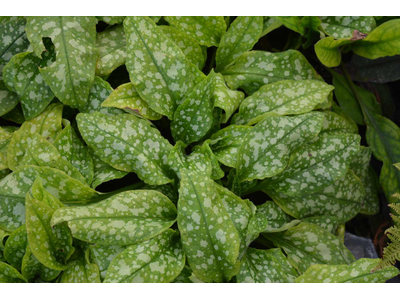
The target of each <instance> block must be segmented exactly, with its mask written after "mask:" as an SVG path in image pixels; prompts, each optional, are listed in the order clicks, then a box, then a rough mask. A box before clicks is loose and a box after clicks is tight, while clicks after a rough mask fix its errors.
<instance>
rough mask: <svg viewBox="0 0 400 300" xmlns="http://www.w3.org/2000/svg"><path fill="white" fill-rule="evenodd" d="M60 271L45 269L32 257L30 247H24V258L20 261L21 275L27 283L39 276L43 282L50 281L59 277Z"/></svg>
mask: <svg viewBox="0 0 400 300" xmlns="http://www.w3.org/2000/svg"><path fill="white" fill-rule="evenodd" d="M60 273H61V271H60V270H54V269H51V268H48V267H46V266H45V265H43V264H42V263H40V261H38V260H37V258H36V257H35V256H34V255H33V253H32V251H31V248H30V246H29V245H28V246H27V247H26V252H25V255H24V258H23V259H22V267H21V274H22V276H24V277H25V278H26V279H27V280H28V281H29V280H32V279H34V278H35V277H36V276H40V278H41V279H43V280H45V281H52V280H54V279H56V278H57V277H58V275H60Z"/></svg>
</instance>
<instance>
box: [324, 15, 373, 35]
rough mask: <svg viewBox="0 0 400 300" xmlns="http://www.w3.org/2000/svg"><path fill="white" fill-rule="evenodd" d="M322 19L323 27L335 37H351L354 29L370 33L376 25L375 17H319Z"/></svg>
mask: <svg viewBox="0 0 400 300" xmlns="http://www.w3.org/2000/svg"><path fill="white" fill-rule="evenodd" d="M319 18H320V19H321V21H322V23H321V27H322V28H323V29H324V31H325V32H326V33H327V34H328V35H330V36H333V37H334V38H335V39H342V38H351V37H353V31H354V30H357V31H360V32H362V33H369V32H371V31H372V30H373V29H374V28H375V27H376V22H375V19H374V17H370V16H369V17H358V16H357V17H355V16H346V17H333V16H330V17H319Z"/></svg>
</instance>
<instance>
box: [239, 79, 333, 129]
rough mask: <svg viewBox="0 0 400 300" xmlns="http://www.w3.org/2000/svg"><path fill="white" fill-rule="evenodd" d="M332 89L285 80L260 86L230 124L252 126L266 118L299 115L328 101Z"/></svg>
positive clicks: (303, 81)
mask: <svg viewBox="0 0 400 300" xmlns="http://www.w3.org/2000/svg"><path fill="white" fill-rule="evenodd" d="M333 89H334V87H333V86H331V85H328V84H326V83H325V82H322V81H317V80H298V81H295V80H285V81H278V82H274V83H271V84H266V85H264V86H262V87H261V88H260V89H259V90H258V91H257V92H255V93H254V94H252V95H251V96H250V97H247V98H246V99H245V100H244V101H243V102H242V103H241V104H240V107H239V113H237V114H235V116H234V117H233V119H232V123H234V124H237V125H253V124H256V123H258V122H259V121H261V120H262V119H264V118H265V117H267V116H274V115H277V116H285V115H300V114H303V113H307V112H310V111H311V110H313V109H315V107H316V106H317V105H318V104H321V103H324V102H326V101H327V99H328V95H329V93H330V92H331V91H332V90H333Z"/></svg>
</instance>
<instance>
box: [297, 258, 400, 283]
mask: <svg viewBox="0 0 400 300" xmlns="http://www.w3.org/2000/svg"><path fill="white" fill-rule="evenodd" d="M378 263H379V259H372V258H360V259H359V260H357V261H356V262H354V263H352V264H351V265H335V266H329V265H319V264H317V265H313V266H310V267H309V268H308V269H307V271H306V272H305V273H304V274H303V275H301V276H300V277H298V278H296V282H302V283H304V282H313V283H318V282H324V283H328V282H329V283H339V282H340V283H343V282H347V283H350V282H351V283H384V282H386V280H389V279H391V278H393V277H395V276H397V275H398V274H399V270H398V269H397V268H396V267H393V266H390V267H386V268H383V269H380V270H378V271H374V267H375V266H376V265H377V264H378Z"/></svg>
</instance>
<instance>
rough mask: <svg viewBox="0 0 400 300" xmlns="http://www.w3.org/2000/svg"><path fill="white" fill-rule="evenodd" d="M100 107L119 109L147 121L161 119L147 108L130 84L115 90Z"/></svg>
mask: <svg viewBox="0 0 400 300" xmlns="http://www.w3.org/2000/svg"><path fill="white" fill-rule="evenodd" d="M101 106H103V107H116V108H120V109H123V110H125V111H127V112H129V113H132V114H134V115H137V116H140V117H144V118H146V119H149V120H159V119H161V117H162V115H160V114H159V113H156V112H155V111H154V110H152V109H151V108H150V107H149V105H148V104H147V102H146V101H144V100H143V99H142V98H141V97H140V96H139V93H138V92H137V91H136V89H135V87H134V86H133V84H132V83H130V82H129V83H125V84H122V85H120V86H119V87H118V88H116V89H115V90H114V91H113V92H112V93H111V95H110V96H109V97H108V98H107V99H106V100H105V101H104V102H103V103H102V104H101Z"/></svg>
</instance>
